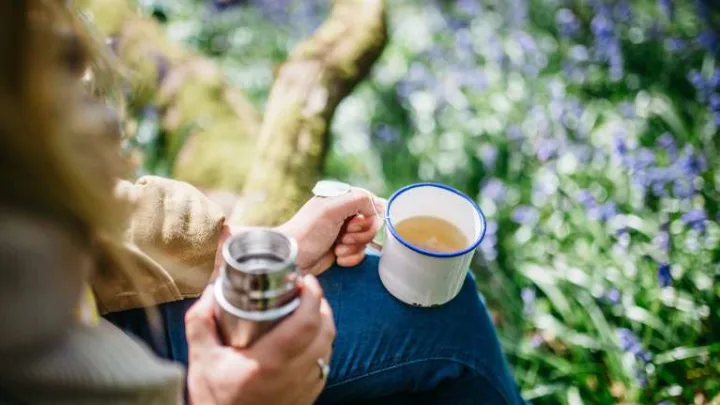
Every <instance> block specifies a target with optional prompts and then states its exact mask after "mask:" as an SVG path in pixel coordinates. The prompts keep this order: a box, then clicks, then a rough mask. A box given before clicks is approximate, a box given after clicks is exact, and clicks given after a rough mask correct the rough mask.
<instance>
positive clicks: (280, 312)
mask: <svg viewBox="0 0 720 405" xmlns="http://www.w3.org/2000/svg"><path fill="white" fill-rule="evenodd" d="M222 255H223V259H224V264H223V265H222V267H221V268H220V276H219V277H218V279H217V280H216V281H215V286H214V289H215V291H214V293H215V317H216V319H217V321H218V325H219V329H220V335H221V337H222V339H223V341H224V344H226V345H228V346H233V347H237V348H245V347H248V346H250V345H251V344H252V343H253V342H255V341H256V340H257V339H258V338H260V337H261V336H262V335H263V334H265V333H266V332H268V331H269V330H270V329H272V328H273V327H274V326H275V325H276V324H277V323H278V322H280V321H281V320H282V319H283V318H284V317H286V316H288V315H289V314H291V313H292V312H293V311H294V310H295V309H296V308H297V307H298V305H300V297H299V289H298V282H299V273H298V271H297V269H296V266H295V258H296V256H297V243H296V242H295V240H294V239H292V238H289V237H287V236H285V235H283V234H281V233H279V232H276V231H273V230H270V229H264V228H257V229H251V230H248V231H245V232H242V233H239V234H236V235H233V236H231V237H230V238H228V239H227V240H226V241H225V243H224V245H223V248H222Z"/></svg>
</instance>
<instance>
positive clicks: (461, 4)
mask: <svg viewBox="0 0 720 405" xmlns="http://www.w3.org/2000/svg"><path fill="white" fill-rule="evenodd" d="M455 8H456V9H457V10H458V11H461V12H462V13H464V14H465V15H466V16H468V17H471V16H476V15H477V13H478V12H479V11H480V2H479V1H478V0H457V3H455Z"/></svg>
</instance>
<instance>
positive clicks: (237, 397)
mask: <svg viewBox="0 0 720 405" xmlns="http://www.w3.org/2000/svg"><path fill="white" fill-rule="evenodd" d="M185 324H186V331H187V340H188V351H189V358H188V360H189V370H188V391H189V396H190V403H191V404H195V405H231V404H242V405H255V404H263V405H264V404H274V405H305V404H312V403H313V402H314V401H315V399H316V398H317V397H318V396H319V395H320V392H321V391H322V389H323V387H324V386H325V380H324V379H323V378H321V370H320V367H319V366H318V359H323V360H324V361H325V362H326V363H327V364H330V352H331V350H332V342H333V340H334V339H335V323H334V321H333V316H332V310H331V309H330V306H329V305H328V303H327V301H326V300H325V299H324V298H323V292H322V288H321V287H320V284H319V283H318V281H317V279H316V278H315V277H313V276H311V275H308V276H304V278H303V283H302V292H301V299H300V306H299V307H298V308H297V309H296V310H295V312H294V313H293V314H292V315H290V316H289V317H288V318H287V319H285V320H283V321H282V322H281V323H280V324H278V325H277V326H276V327H275V328H274V329H272V330H271V331H270V332H268V334H266V335H265V336H263V337H262V338H260V340H258V341H257V342H255V343H254V344H253V345H252V346H251V347H250V348H248V349H242V350H238V349H235V348H232V347H228V346H223V345H222V344H221V342H220V338H219V335H218V332H217V324H216V321H215V318H214V316H213V296H212V286H211V287H208V288H207V289H206V290H205V293H204V294H203V295H202V297H201V298H200V299H199V300H198V301H197V302H196V303H195V304H194V305H193V306H192V307H191V308H190V310H189V311H188V312H187V315H186V317H185Z"/></svg>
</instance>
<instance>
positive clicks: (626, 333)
mask: <svg viewBox="0 0 720 405" xmlns="http://www.w3.org/2000/svg"><path fill="white" fill-rule="evenodd" d="M616 334H617V338H618V341H619V343H620V349H621V350H622V351H624V352H626V353H631V354H632V355H633V356H635V359H637V360H639V361H641V362H644V363H647V362H648V361H650V360H651V358H652V357H651V355H650V353H649V352H648V351H647V350H645V348H643V346H642V344H641V343H640V340H639V339H638V338H637V336H635V334H634V333H633V332H632V331H631V330H630V329H627V328H619V329H617V331H616ZM638 370H639V371H641V374H638V375H636V377H637V378H641V377H643V376H644V374H642V368H638Z"/></svg>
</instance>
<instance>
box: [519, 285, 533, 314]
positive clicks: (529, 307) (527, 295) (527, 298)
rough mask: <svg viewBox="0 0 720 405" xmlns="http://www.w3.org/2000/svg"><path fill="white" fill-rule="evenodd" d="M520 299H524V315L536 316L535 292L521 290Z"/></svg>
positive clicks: (528, 289)
mask: <svg viewBox="0 0 720 405" xmlns="http://www.w3.org/2000/svg"><path fill="white" fill-rule="evenodd" d="M520 298H522V301H523V314H524V315H525V316H532V315H533V314H535V290H533V289H531V288H523V289H522V290H520Z"/></svg>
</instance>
